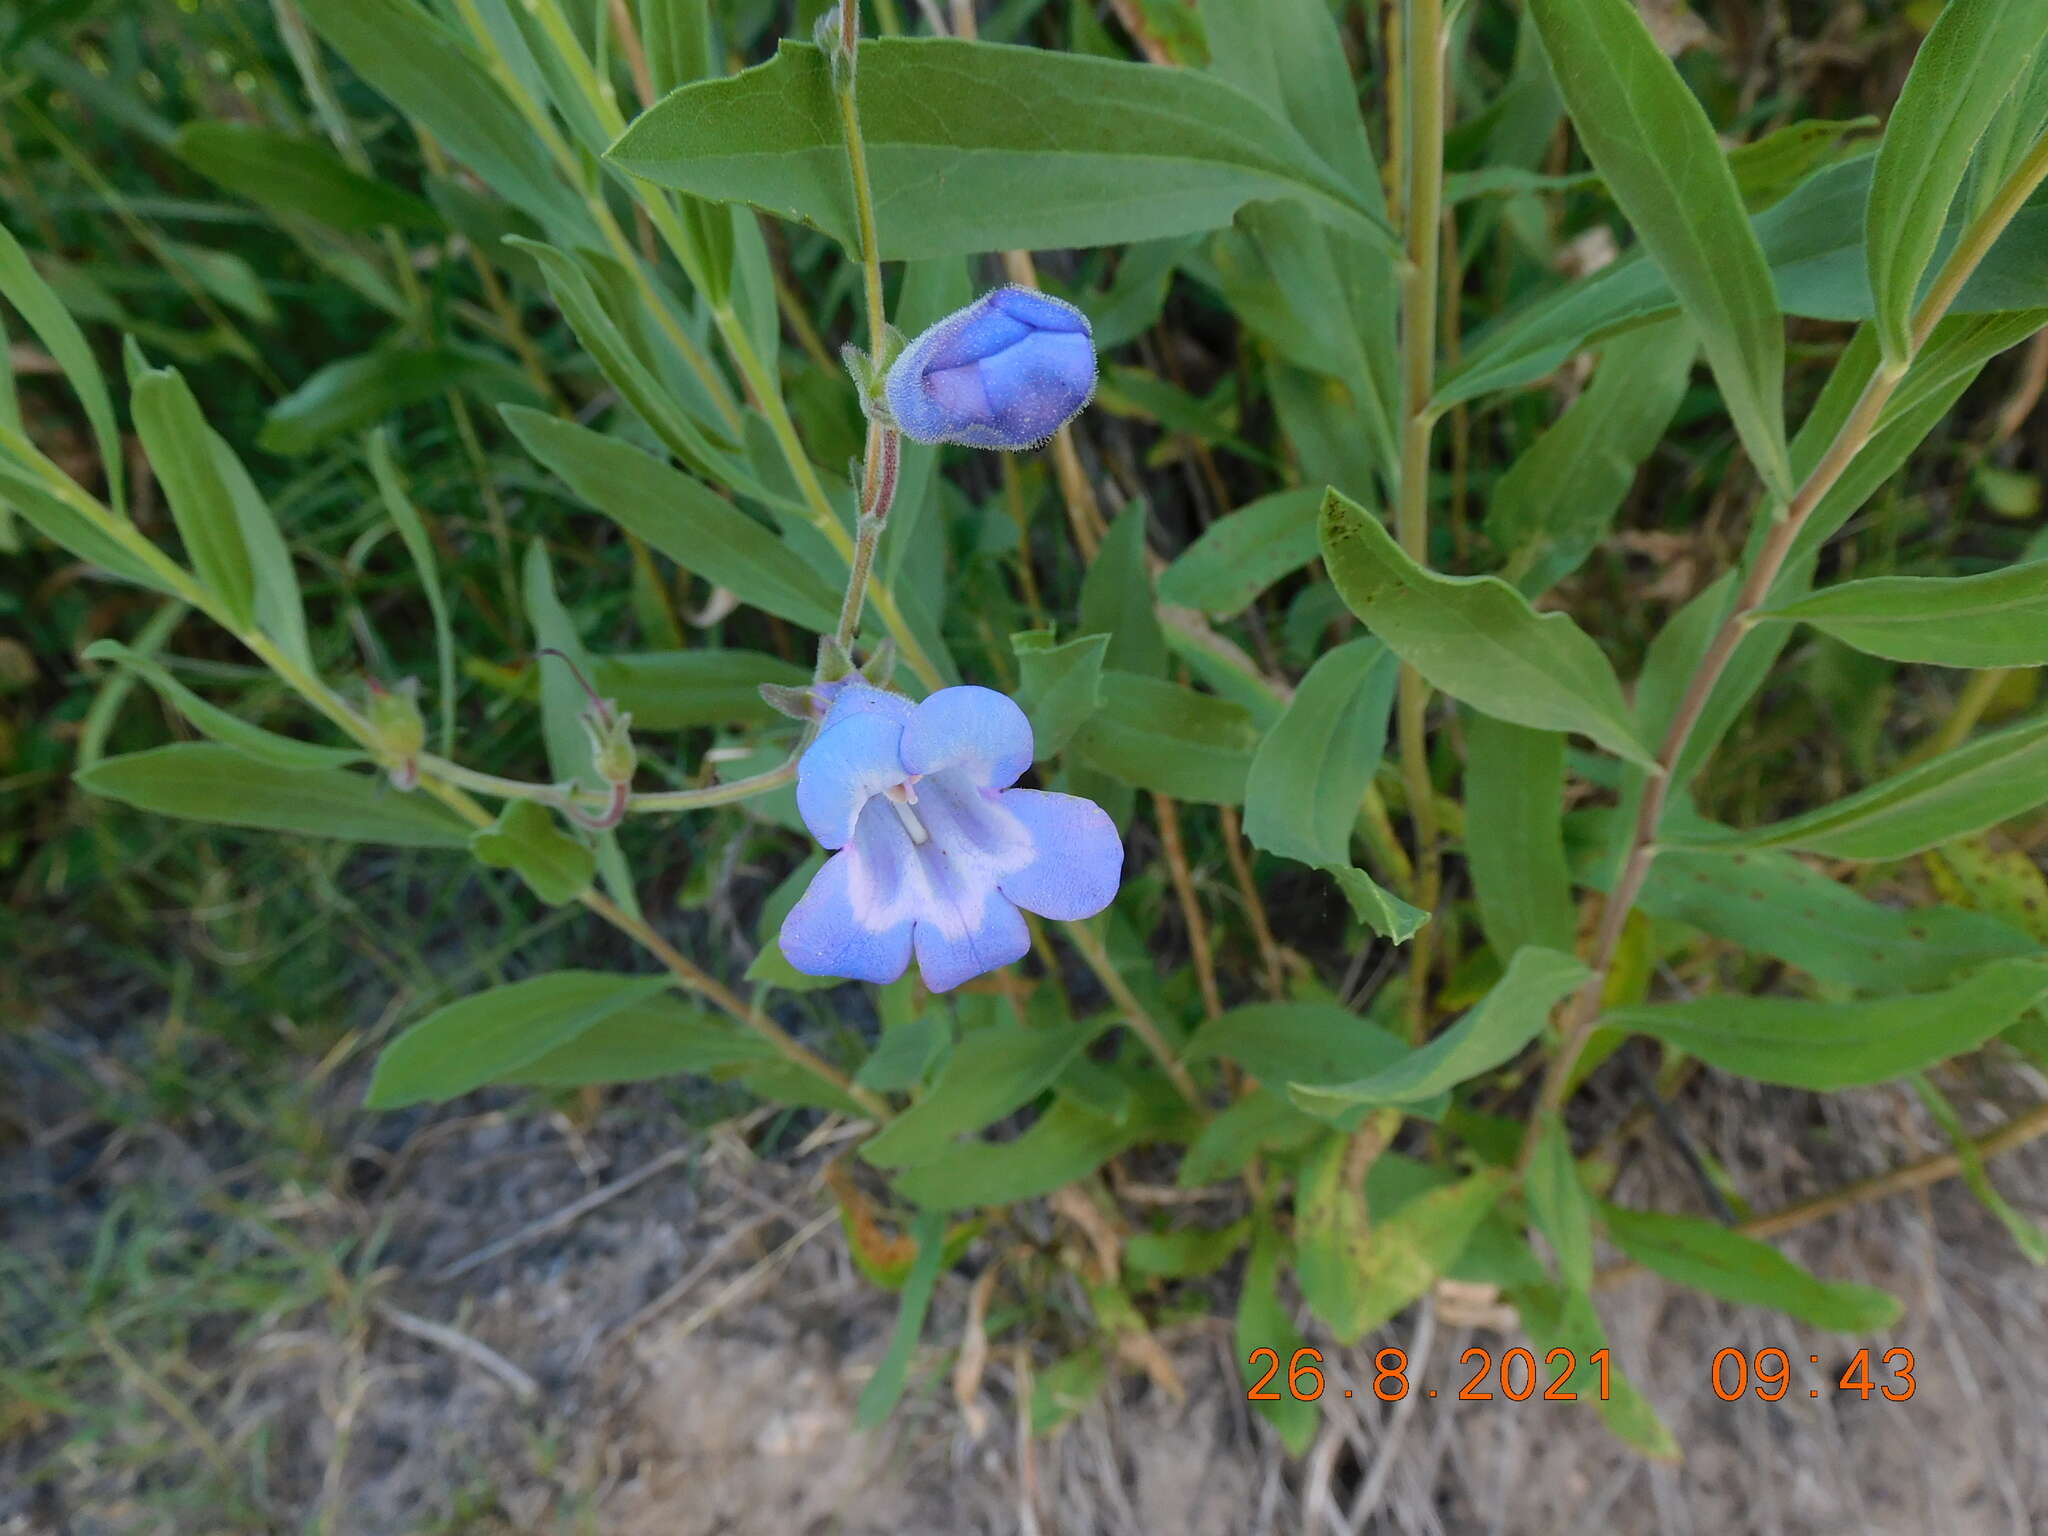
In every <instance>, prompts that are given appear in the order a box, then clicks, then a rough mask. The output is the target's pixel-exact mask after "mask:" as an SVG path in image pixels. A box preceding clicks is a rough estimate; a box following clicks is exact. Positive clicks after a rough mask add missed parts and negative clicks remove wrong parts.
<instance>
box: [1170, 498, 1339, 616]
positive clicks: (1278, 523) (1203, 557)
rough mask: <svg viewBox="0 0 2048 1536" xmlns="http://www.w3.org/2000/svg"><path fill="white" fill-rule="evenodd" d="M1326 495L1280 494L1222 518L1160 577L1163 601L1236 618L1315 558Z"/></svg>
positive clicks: (1206, 529)
mask: <svg viewBox="0 0 2048 1536" xmlns="http://www.w3.org/2000/svg"><path fill="white" fill-rule="evenodd" d="M1322 504H1323V493H1322V492H1321V491H1320V490H1316V489H1313V488H1302V489H1299V490H1291V491H1275V492H1274V493H1273V494H1272V495H1270V496H1261V497H1260V498H1259V499H1258V500H1257V501H1253V502H1248V503H1247V504H1246V505H1244V506H1242V507H1239V508H1238V509H1237V510H1236V511H1235V512H1231V513H1228V514H1226V515H1224V516H1223V517H1219V518H1218V519H1216V521H1215V522H1213V523H1211V524H1210V525H1209V526H1208V527H1207V528H1204V529H1203V530H1202V534H1201V537H1200V538H1198V539H1196V540H1195V542H1194V543H1192V544H1190V545H1189V546H1188V547H1187V548H1186V549H1185V550H1183V551H1181V553H1180V556H1179V557H1178V558H1177V559H1176V560H1175V561H1174V562H1173V564H1171V565H1169V566H1168V567H1167V568H1166V569H1165V570H1164V571H1163V572H1161V573H1160V577H1159V596H1160V599H1161V601H1163V602H1168V603H1178V604H1179V605H1181V606H1182V607H1185V608H1199V609H1201V610H1202V611H1203V612H1204V613H1206V614H1209V615H1211V616H1212V617H1215V618H1219V619H1227V618H1232V617H1234V616H1235V615H1237V614H1238V613H1241V612H1242V611H1243V610H1244V609H1245V608H1246V607H1248V606H1249V605H1250V603H1251V601H1252V599H1253V598H1255V597H1257V596H1258V595H1259V594H1260V593H1261V592H1263V591H1265V589H1266V588H1267V587H1270V586H1271V585H1272V584H1273V583H1274V582H1276V581H1278V580H1279V579H1280V578H1281V577H1283V576H1285V575H1287V574H1288V573H1289V572H1290V571H1297V570H1299V569H1301V567H1303V566H1304V565H1307V564H1308V563H1309V561H1311V560H1313V559H1315V557H1316V554H1317V546H1316V513H1317V512H1318V511H1319V510H1320V509H1321V507H1322Z"/></svg>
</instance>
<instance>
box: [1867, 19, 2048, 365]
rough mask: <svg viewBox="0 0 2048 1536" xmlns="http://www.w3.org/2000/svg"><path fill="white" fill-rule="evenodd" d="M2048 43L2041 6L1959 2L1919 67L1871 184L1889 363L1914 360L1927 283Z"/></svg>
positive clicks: (1870, 255)
mask: <svg viewBox="0 0 2048 1536" xmlns="http://www.w3.org/2000/svg"><path fill="white" fill-rule="evenodd" d="M2044 39H2048V7H2043V6H2042V5H2041V4H2040V3H2039V0H1949V3H1948V4H1947V5H1944V6H1943V7H1942V8H1941V11H1940V13H1939V14H1938V15H1937V16H1936V17H1935V18H1934V25H1933V27H1932V28H1930V29H1929V31H1928V33H1927V38H1926V40H1925V41H1924V42H1922V43H1921V45H1920V51H1919V53H1917V54H1916V55H1914V58H1913V68H1912V72H1911V73H1910V74H1908V75H1907V76H1906V83H1905V86H1904V87H1903V88H1902V89H1901V90H1900V92H1899V100H1898V104H1897V105H1896V106H1894V107H1893V108H1892V115H1891V121H1890V122H1888V123H1887V124H1886V125H1885V130H1884V139H1883V141H1882V142H1881V143H1880V144H1879V145H1878V148H1877V164H1876V166H1875V168H1874V169H1873V171H1872V173H1871V178H1870V207H1869V210H1868V212H1867V213H1866V215H1865V218H1864V242H1865V254H1866V258H1867V260H1868V263H1869V272H1870V291H1871V293H1872V295H1873V296H1874V298H1875V301H1876V306H1877V331H1878V337H1879V340H1880V341H1881V343H1882V345H1883V348H1884V355H1885V357H1886V358H1887V359H1888V360H1890V361H1892V362H1895V363H1903V362H1904V361H1905V360H1906V358H1907V357H1908V356H1910V355H1911V352H1912V341H1911V329H1912V318H1913V309H1914V306H1915V304H1917V303H1918V301H1919V297H1920V279H1921V277H1922V276H1923V275H1924V274H1925V272H1926V271H1927V266H1928V263H1929V262H1930V261H1932V260H1933V259H1934V251H1935V247H1936V245H1937V244H1938V243H1939V242H1940V240H1941V230H1942V225H1943V223H1944V221H1945V220H1946V219H1947V217H1948V212H1949V206H1950V205H1951V204H1952V203H1953V202H1954V201H1955V196H1956V191H1957V189H1958V188H1959V187H1961V186H1962V184H1963V176H1964V173H1965V172H1966V171H1968V169H1969V166H1970V156H1971V154H1972V153H1973V152H1974V151H1975V150H1976V148H1977V141H1978V140H1979V139H1980V138H1982V137H1983V136H1984V130H1985V129H1986V128H1987V127H1988V126H1989V125H1990V123H1991V119H1992V117H1993V116H1994V115H1995V114H1996V113H1997V111H1998V109H1999V106H2000V105H2001V103H2003V102H2004V100H2005V98H2006V96H2007V95H2008V93H2010V91H2011V90H2012V87H2013V83H2014V82H2015V81H2016V80H2018V79H2019V77H2020V74H2021V72H2022V71H2023V70H2024V69H2026V67H2027V65H2028V64H2029V62H2030V61H2031V59H2032V57H2033V53H2034V50H2035V49H2036V48H2038V47H2039V46H2040V45H2041V43H2042V41H2043V40H2044Z"/></svg>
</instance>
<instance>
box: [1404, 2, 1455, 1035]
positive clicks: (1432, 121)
mask: <svg viewBox="0 0 2048 1536" xmlns="http://www.w3.org/2000/svg"><path fill="white" fill-rule="evenodd" d="M1406 16H1407V25H1406V27H1405V28H1404V29H1403V32H1402V38H1401V54H1402V63H1403V69H1404V85H1403V89H1402V98H1401V99H1402V118H1403V124H1402V135H1401V143H1402V146H1403V150H1404V153H1405V155H1406V162H1405V167H1406V168H1405V174H1404V176H1403V178H1402V186H1403V195H1402V198H1401V207H1402V219H1403V226H1404V229H1405V231H1406V236H1407V254H1408V261H1407V266H1406V269H1405V270H1404V271H1403V273H1402V275H1401V380H1402V400H1401V409H1402V423H1401V475H1400V482H1399V500H1398V502H1397V503H1396V505H1395V509H1394V531H1395V533H1396V535H1397V536H1398V537H1399V539H1400V542H1401V548H1402V551H1403V552H1404V553H1406V554H1407V556H1408V557H1409V559H1411V560H1413V561H1415V563H1416V564H1418V565H1427V564H1428V563H1429V462H1430V451H1429V450H1430V438H1431V435H1432V432H1433V429H1434V427H1435V425H1436V418H1435V416H1434V415H1433V414H1432V413H1431V411H1430V405H1429V401H1430V396H1431V395H1432V394H1434V393H1435V391H1436V346H1437V306H1438V300H1439V284H1440V281H1441V273H1440V270H1439V268H1440V264H1441V261H1442V254H1443V225H1442V215H1443V180H1444V12H1443V0H1407V9H1406ZM1428 712H1429V684H1428V683H1426V682H1424V681H1423V679H1422V674H1421V673H1419V672H1417V671H1416V670H1415V669H1414V668H1413V667H1411V666H1409V665H1407V664H1406V663H1405V662H1404V663H1403V664H1402V667H1401V675H1400V691H1399V701H1398V705H1397V723H1398V728H1399V734H1400V750H1401V776H1402V779H1403V780H1404V782H1405V783H1406V785H1407V789H1408V807H1409V812H1408V813H1409V817H1410V819H1411V821H1412V823H1413V825H1414V828H1415V881H1414V885H1413V887H1412V889H1411V890H1410V893H1409V894H1410V897H1411V899H1412V900H1413V901H1414V903H1415V904H1416V905H1417V906H1418V907H1421V908H1422V909H1423V910H1424V911H1432V910H1434V909H1435V907H1436V904H1437V900H1438V897H1439V895H1440V894H1441V886H1442V860H1443V853H1442V847H1441V843H1440V831H1439V828H1438V826H1437V820H1436V796H1435V794H1434V792H1433V789H1432V784H1431V779H1430V772H1429V736H1428ZM1435 932H1436V930H1435V929H1434V928H1433V927H1427V926H1425V927H1424V928H1423V929H1422V930H1421V931H1420V932H1419V933H1417V934H1416V935H1415V937H1414V938H1413V939H1411V940H1410V941H1409V956H1408V974H1409V986H1408V1030H1409V1034H1410V1036H1411V1037H1413V1038H1414V1039H1417V1040H1420V1039H1421V1037H1422V1034H1423V1032H1424V1029H1425V1028H1426V1021H1427V1019H1428V1010H1429V971H1430V964H1431V961H1432V959H1433V957H1434V954H1435V943H1434V938H1435Z"/></svg>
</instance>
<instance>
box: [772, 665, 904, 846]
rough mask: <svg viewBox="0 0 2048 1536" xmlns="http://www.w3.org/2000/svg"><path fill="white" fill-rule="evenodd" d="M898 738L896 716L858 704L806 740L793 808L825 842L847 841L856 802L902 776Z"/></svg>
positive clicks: (859, 803) (900, 735)
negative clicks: (822, 730)
mask: <svg viewBox="0 0 2048 1536" xmlns="http://www.w3.org/2000/svg"><path fill="white" fill-rule="evenodd" d="M869 691H870V692H873V691H874V690H872V689H871V690H869ZM835 707H836V706H835ZM902 740H903V726H902V724H901V723H900V722H899V721H897V720H896V719H894V718H892V717H891V716H890V715H889V714H888V713H885V712H878V711H873V710H862V711H856V712H854V713H850V714H848V715H846V716H845V717H844V718H842V719H840V720H839V721H838V722H837V723H835V724H832V725H828V726H827V727H826V728H825V730H824V732H823V733H822V734H821V735H820V736H819V737H818V739H817V740H816V741H814V742H812V743H811V745H810V750H808V751H807V752H805V753H804V755H803V760H802V761H801V762H799V763H798V764H797V765H796V808H797V810H798V811H800V812H801V813H802V814H803V818H804V825H805V826H807V827H809V828H810V829H811V835H812V836H813V837H815V838H816V839H817V840H818V841H819V842H821V843H823V844H824V845H825V846H826V847H827V848H844V847H845V846H846V845H847V843H848V842H849V841H850V840H851V839H852V837H853V829H854V825H855V823H857V822H858V821H859V819H860V812H861V807H862V806H864V805H866V804H867V803H868V800H869V799H870V798H871V797H872V796H874V795H878V794H880V793H881V792H882V791H883V790H885V789H887V788H889V786H890V785H892V784H901V783H902V782H903V780H904V778H905V777H906V775H905V773H904V770H903V756H902V752H901V744H902Z"/></svg>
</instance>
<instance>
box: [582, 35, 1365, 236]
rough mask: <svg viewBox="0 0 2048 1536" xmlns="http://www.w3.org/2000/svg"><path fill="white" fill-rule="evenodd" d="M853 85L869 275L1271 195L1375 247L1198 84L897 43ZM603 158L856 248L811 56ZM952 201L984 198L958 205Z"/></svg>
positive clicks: (1222, 211) (1290, 146) (831, 123)
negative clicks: (878, 267)
mask: <svg viewBox="0 0 2048 1536" xmlns="http://www.w3.org/2000/svg"><path fill="white" fill-rule="evenodd" d="M860 83H861V127H862V131H863V135H864V137H865V139H866V141H867V154H868V161H869V166H870V174H871V176H872V179H873V182H874V188H875V205H876V206H875V219H876V223H877V225H878V226H879V235H880V242H881V249H882V256H883V259H884V260H892V261H894V260H914V259H915V258H917V257H920V256H950V255H973V254H978V253H980V252H983V251H990V250H1008V249H1027V250H1044V249H1047V248H1052V247H1063V246H1092V245H1116V244H1122V243H1123V242H1125V241H1131V240H1157V239H1163V238H1166V237H1169V236H1172V235H1180V234H1192V233H1195V232H1197V231H1200V230H1207V229H1220V228H1222V227H1223V226H1225V225H1227V224H1229V222H1230V220H1231V216H1232V215H1233V214H1234V213H1235V212H1236V211H1237V210H1238V208H1240V207H1241V206H1243V205H1244V204H1245V203H1247V202H1252V201H1256V200H1261V199H1265V200H1270V199H1276V198H1278V199H1287V200H1295V201H1300V202H1302V203H1304V204H1305V205H1306V206H1308V207H1309V208H1310V209H1312V210H1313V211H1314V212H1315V213H1316V214H1317V215H1318V217H1321V218H1324V219H1326V220H1328V221H1331V222H1333V223H1335V224H1337V225H1338V226H1340V227H1342V228H1345V229H1349V230H1355V231H1357V232H1359V233H1360V234H1362V235H1365V236H1367V237H1369V238H1373V239H1378V240H1381V241H1385V240H1387V239H1388V238H1389V236H1388V235H1387V232H1386V229H1385V225H1384V223H1383V221H1381V220H1380V219H1379V218H1377V217H1376V216H1375V215H1374V214H1373V213H1372V212H1371V211H1370V210H1369V209H1368V208H1367V207H1366V206H1365V205H1364V202H1363V200H1362V198H1361V194H1360V193H1359V192H1358V191H1356V190H1355V189H1354V188H1353V187H1352V186H1351V185H1349V184H1348V183H1347V182H1346V181H1345V180H1344V178H1342V177H1340V176H1339V175H1338V174H1337V173H1336V172H1334V171H1332V170H1331V169H1330V168H1329V167H1328V166H1327V165H1325V164H1324V163H1323V162H1322V161H1321V160H1320V159H1319V158H1318V157H1317V156H1316V154H1315V153H1314V151H1312V150H1311V149H1309V147H1308V146H1307V145H1306V144H1305V143H1303V142H1302V139H1301V136H1300V135H1299V134H1297V133H1296V132H1295V131H1294V130H1293V129H1292V128H1290V127H1288V126H1287V125H1286V124H1285V123H1283V122H1281V121H1280V120H1279V119H1278V118H1277V117H1275V116H1274V115H1273V114H1272V113H1271V112H1270V111H1268V110H1267V109H1266V108H1264V107H1262V106H1261V105H1260V104H1259V103H1258V102H1256V101H1254V100H1253V99H1252V98H1251V97H1249V96H1247V95H1245V94H1244V92H1242V91H1240V90H1238V89H1236V88H1235V87H1233V86H1230V85H1226V84H1224V82H1222V81H1221V80H1218V79H1216V78H1215V77H1214V76H1212V75H1204V74H1198V73H1196V72H1194V71H1192V70H1181V69H1156V68H1153V67H1151V66H1149V65H1143V64H1133V63H1129V62H1126V61H1122V60H1111V59H1095V58H1087V57H1084V56H1082V55H1079V54H1071V53H1055V52H1050V51H1046V50H1042V49H1036V48H1012V47H1006V46H1003V45H1001V44H997V43H980V42H964V41H958V40H955V39H950V38H916V39H901V38H898V39H885V40H882V41H876V42H864V43H862V44H861V46H860ZM1024 103H1028V109H1020V104H1024ZM607 159H608V160H609V161H610V162H611V163H612V164H613V165H616V166H618V167H620V168H621V169H623V170H625V171H628V172H630V173H631V174H633V175H635V176H641V177H645V178H646V179H647V180H649V181H653V182H656V183H659V184H660V185H662V186H667V187H673V188H677V189H679V190H681V191H685V192H693V193H696V194H697V195H698V196H700V197H708V198H712V199H715V200H718V201H727V202H734V201H736V202H748V203H752V204H753V205H754V206H755V207H757V208H761V209H764V210H766V211H767V212H770V213H774V214H778V215H780V216H781V217H783V218H790V219H798V220H801V221H802V222H804V223H806V224H811V225H814V226H816V227H817V228H819V229H821V230H823V231H825V233H827V234H829V235H831V236H833V237H834V238H835V239H837V240H838V241H839V242H840V243H841V244H843V245H846V246H848V247H849V248H851V247H853V246H854V245H855V244H856V242H855V239H854V215H853V196H852V188H851V184H850V179H849V177H848V173H847V169H846V153H845V149H844V146H843V145H842V143H841V141H840V128H839V119H838V115H837V113H836V111H835V109H834V107H833V103H832V84H831V78H830V70H829V69H828V68H827V66H826V63H825V58H824V55H823V54H821V53H820V52H819V51H818V50H817V49H816V48H814V47H812V46H810V45H809V44H805V43H794V42H784V43H783V44H782V45H781V46H780V48H779V49H778V50H777V52H776V55H775V57H774V58H773V59H771V60H770V61H769V62H768V63H766V64H761V65H757V66H756V67H754V68H753V69H749V70H745V71H742V72H741V73H740V74H737V75H733V76H730V77H727V78H724V79H718V80H704V81H699V82H698V83H696V84H694V85H689V86H685V87H684V88H683V89H681V90H679V91H676V92H674V93H673V94H672V95H670V96H668V97H666V98H665V99H664V100H662V101H661V102H659V103H658V104H656V105H655V106H654V107H652V108H651V109H649V110H648V111H647V112H645V113H643V114H642V115H641V116H640V117H639V118H638V119H637V120H636V121H635V122H634V123H633V124H632V126H631V127H629V128H628V129H627V130H626V132H625V134H624V135H623V136H622V137H621V138H620V139H619V141H618V143H616V144H614V145H613V146H612V148H611V151H610V153H609V154H608V156H607ZM967 186H978V187H981V188H984V189H987V190H989V191H990V192H991V194H992V195H989V196H963V195H962V193H961V188H963V187H967Z"/></svg>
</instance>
